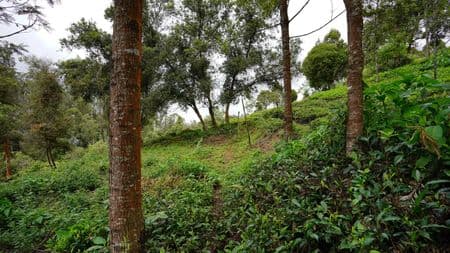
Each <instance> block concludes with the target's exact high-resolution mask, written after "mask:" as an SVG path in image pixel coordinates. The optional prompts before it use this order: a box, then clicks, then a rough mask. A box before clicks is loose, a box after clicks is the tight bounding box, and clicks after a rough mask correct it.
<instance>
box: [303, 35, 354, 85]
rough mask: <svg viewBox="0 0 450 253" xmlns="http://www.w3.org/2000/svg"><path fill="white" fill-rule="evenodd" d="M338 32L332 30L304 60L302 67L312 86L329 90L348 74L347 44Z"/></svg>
mask: <svg viewBox="0 0 450 253" xmlns="http://www.w3.org/2000/svg"><path fill="white" fill-rule="evenodd" d="M336 32H337V31H333V30H332V31H331V32H330V33H329V34H328V35H327V36H326V37H325V39H324V41H323V42H321V43H319V44H317V45H316V46H314V47H313V48H312V49H311V51H310V52H309V53H308V55H307V56H306V58H305V60H304V61H303V64H302V67H301V69H302V72H303V74H304V75H305V76H306V78H307V79H308V81H309V85H310V86H311V87H312V88H315V89H318V90H328V89H330V88H331V87H333V85H334V82H335V81H338V80H340V79H342V78H343V77H344V76H345V74H346V66H347V50H346V45H345V43H344V42H343V41H342V40H341V39H340V34H339V32H337V33H336Z"/></svg>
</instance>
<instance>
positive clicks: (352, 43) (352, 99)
mask: <svg viewBox="0 0 450 253" xmlns="http://www.w3.org/2000/svg"><path fill="white" fill-rule="evenodd" d="M344 3H345V8H346V9H347V27H348V42H349V43H348V47H349V50H348V51H349V57H348V66H349V71H348V76H347V84H348V102H347V104H348V118H347V137H346V152H347V154H350V153H351V152H352V151H353V150H354V149H355V146H356V145H357V140H358V138H359V136H361V134H362V133H363V126H364V121H363V85H362V71H363V67H364V54H363V49H362V30H363V17H362V7H363V5H362V0H344Z"/></svg>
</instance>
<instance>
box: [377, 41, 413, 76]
mask: <svg viewBox="0 0 450 253" xmlns="http://www.w3.org/2000/svg"><path fill="white" fill-rule="evenodd" d="M378 58H379V70H380V71H386V70H389V69H393V68H398V67H400V66H403V65H406V64H408V63H410V62H411V59H410V58H409V57H408V54H407V48H406V45H403V44H399V43H396V42H388V43H386V44H384V45H383V46H381V47H380V48H379V49H378Z"/></svg>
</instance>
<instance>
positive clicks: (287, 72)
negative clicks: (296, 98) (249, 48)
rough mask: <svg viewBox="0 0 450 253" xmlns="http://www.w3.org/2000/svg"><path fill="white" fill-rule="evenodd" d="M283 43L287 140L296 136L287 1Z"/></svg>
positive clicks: (283, 7)
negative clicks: (293, 118)
mask: <svg viewBox="0 0 450 253" xmlns="http://www.w3.org/2000/svg"><path fill="white" fill-rule="evenodd" d="M280 17H281V41H282V46H283V81H284V131H285V135H286V139H290V138H291V137H292V136H293V135H294V130H293V128H292V100H291V92H292V91H291V50H290V48H289V18H288V3H287V0H280Z"/></svg>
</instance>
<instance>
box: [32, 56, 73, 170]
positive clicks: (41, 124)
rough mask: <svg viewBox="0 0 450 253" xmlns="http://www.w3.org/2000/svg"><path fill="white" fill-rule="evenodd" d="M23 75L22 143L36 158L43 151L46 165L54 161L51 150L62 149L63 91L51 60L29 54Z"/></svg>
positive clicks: (40, 155) (63, 124)
mask: <svg viewBox="0 0 450 253" xmlns="http://www.w3.org/2000/svg"><path fill="white" fill-rule="evenodd" d="M28 63H29V72H28V76H27V82H26V85H27V88H28V89H29V94H28V96H27V97H26V103H27V105H26V108H24V112H25V113H24V122H25V124H24V125H25V127H26V128H27V132H26V137H25V138H24V143H23V145H24V146H25V150H26V151H27V152H28V153H29V154H31V155H33V156H34V157H36V158H41V159H42V158H43V157H44V154H45V156H46V157H47V160H48V162H49V164H50V165H54V159H53V156H54V154H53V151H54V150H55V149H57V148H61V149H65V148H66V147H67V145H66V144H67V141H66V140H65V139H64V138H66V137H67V126H66V122H65V118H64V111H63V107H62V105H63V103H62V102H63V97H64V91H63V89H62V87H61V86H60V85H59V83H58V79H57V75H56V73H55V72H54V70H53V69H52V68H51V64H50V63H48V62H45V61H41V60H39V59H37V58H30V59H29V60H28Z"/></svg>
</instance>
